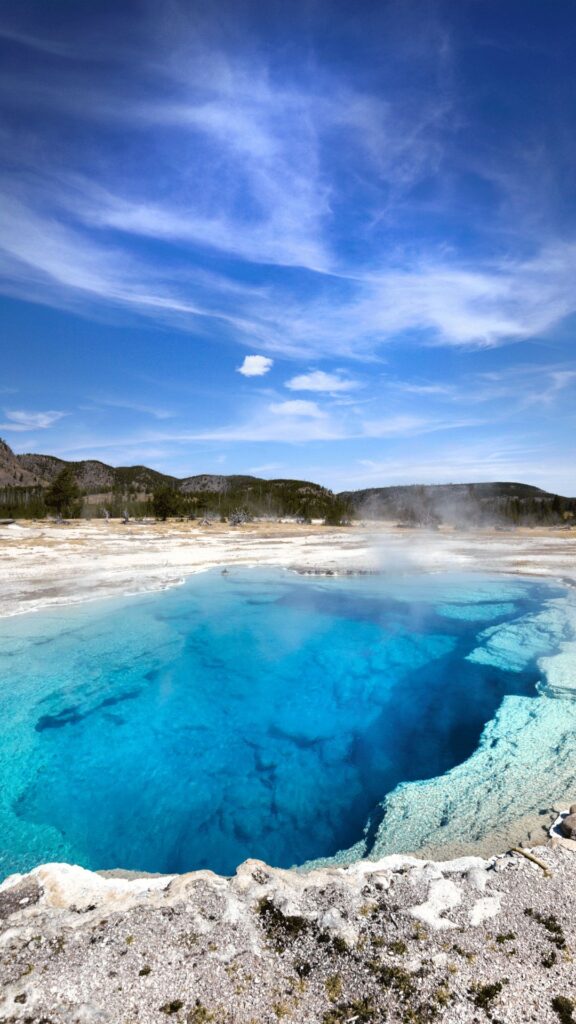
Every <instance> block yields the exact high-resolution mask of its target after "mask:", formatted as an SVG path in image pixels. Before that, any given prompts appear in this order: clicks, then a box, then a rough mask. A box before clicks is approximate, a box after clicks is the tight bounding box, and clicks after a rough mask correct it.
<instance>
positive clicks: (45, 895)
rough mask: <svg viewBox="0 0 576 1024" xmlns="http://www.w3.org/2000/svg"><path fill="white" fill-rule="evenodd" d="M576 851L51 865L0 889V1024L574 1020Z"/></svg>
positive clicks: (564, 844) (559, 843)
mask: <svg viewBox="0 0 576 1024" xmlns="http://www.w3.org/2000/svg"><path fill="white" fill-rule="evenodd" d="M575 849H576V843H571V841H570V840H560V839H552V840H551V841H550V843H549V844H548V846H546V847H538V848H535V849H534V850H532V851H531V856H532V857H535V858H536V861H535V860H534V859H527V857H525V856H523V855H521V854H520V852H514V851H512V852H510V853H508V854H506V855H504V856H499V857H494V858H491V859H490V860H484V859H482V858H480V857H464V858H460V859H457V860H453V861H444V862H434V861H425V860H420V859H418V858H415V857H408V856H402V855H394V856H389V857H385V858H383V859H382V860H380V861H359V862H357V863H354V864H351V865H349V866H348V867H345V868H335V867H331V868H326V869H320V870H315V871H311V872H306V873H303V872H297V871H293V870H290V871H285V870H279V869H274V868H270V867H268V866H267V865H266V864H264V863H263V862H261V861H256V860H250V861H246V862H245V863H244V864H242V865H241V866H240V867H239V868H238V870H237V872H236V874H235V876H234V877H233V878H223V877H221V876H218V875H215V874H213V873H212V872H209V871H198V872H194V873H191V874H186V875H181V876H160V877H144V878H129V879H127V878H120V877H103V876H101V875H98V874H95V873H92V872H90V871H86V870H84V869H83V868H79V867H74V866H71V865H67V864H47V865H43V866H41V867H39V868H36V869H35V870H34V871H31V872H30V873H29V874H27V875H14V876H12V877H11V878H9V879H7V880H6V881H5V882H4V883H3V884H2V885H1V886H0V929H1V930H0V948H1V953H0V980H1V982H2V986H3V987H2V994H1V996H0V1022H1V1024H15V1022H17V1021H18V1022H20V1021H21V1022H27V1024H41V1022H42V1024H91V1022H94V1024H154V1022H156V1024H160V1022H166V1021H167V1020H173V1021H175V1022H176V1021H177V1022H179V1024H203V1022H209V1021H212V1022H213V1024H272V1022H277V1021H278V1020H281V1019H283V1020H286V1021H295V1022H302V1024H316V1022H318V1024H340V1022H342V1024H343V1022H348V1024H352V1022H380V1021H384V1020H386V1021H389V1022H402V1024H425V1022H428V1021H438V1022H442V1021H444V1022H450V1024H452V1022H463V1024H467V1022H469V1024H473V1022H478V1021H482V1020H493V1021H500V1022H509V1024H513V1022H519V1021H538V1022H541V1024H546V1022H550V1024H552V1022H555V1024H557V1022H558V1021H559V1020H560V1021H571V1020H572V1019H573V1017H572V1011H571V1007H573V1008H574V1009H575V1010H576V1002H574V998H575V997H576V967H575V964H574V961H573V955H574V952H575V951H576V934H575V928H574V913H573V899H574V891H575V888H576V857H575V856H574V850H575ZM562 1014H564V1016H562Z"/></svg>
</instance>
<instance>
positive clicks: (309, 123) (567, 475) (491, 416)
mask: <svg viewBox="0 0 576 1024" xmlns="http://www.w3.org/2000/svg"><path fill="white" fill-rule="evenodd" d="M574 38H576V6H575V5H574V4H572V3H570V2H568V0H557V2H556V3H553V4H546V3H543V2H542V0H521V2H520V0H518V2H517V0H498V2H492V0H459V2H458V3H454V2H453V0H446V2H433V0H428V2H419V0H396V2H388V0H379V2H371V3H366V2H364V3H362V2H355V3H352V2H338V0H334V2H328V0H307V2H304V0H302V2H301V0H291V2H290V3H286V2H275V0H267V2H266V3H262V2H259V3H243V2H242V0H234V2H230V3H224V2H219V0H212V2H204V3H196V2H195V0H187V2H184V0H164V2H162V3H161V4H159V3H157V2H155V3H152V2H145V0H142V2H129V0H128V2H123V3H122V4H118V3H111V2H107V0H84V2H80V0H51V2H50V3H46V2H44V0H36V2H30V0H19V2H18V3H16V2H14V0H10V2H6V0H0V68H1V70H0V115H1V116H0V153H1V154H2V156H1V169H0V190H1V192H2V198H1V203H0V293H1V295H0V303H1V310H2V316H1V325H2V326H1V331H2V359H1V364H0V365H1V376H0V435H1V436H3V437H4V438H5V439H6V440H7V441H8V443H9V444H10V445H12V447H14V449H15V450H16V451H40V452H49V453H52V454H57V455H60V456H61V457H63V458H71V459H81V458H99V459H102V460H104V461H106V462H110V463H112V464H115V465H126V464H134V463H145V464H147V465H150V466H153V467H156V468H158V469H160V470H163V471H166V472H171V473H174V474H176V475H181V476H184V475H189V474H192V473H200V472H224V473H255V474H257V475H262V476H266V477H276V476H295V477H303V478H307V479H314V480H317V481H319V482H321V483H324V484H326V485H327V486H329V487H333V488H334V489H345V488H349V487H354V488H356V487H367V486H378V485H386V484H392V483H412V482H455V481H471V480H505V479H516V480H523V481H525V482H529V483H533V484H537V485H539V486H542V487H545V488H548V489H552V490H557V491H559V492H560V493H564V494H569V495H574V494H576V479H575V471H574V467H575V465H576V459H575V454H576V453H575V448H576V444H575V437H576V430H575V427H576V402H575V396H576V360H575V358H574V357H575V344H574V337H575V327H576V316H575V314H576V287H575V280H574V279H575V276H576V275H575V267H576V196H575V191H576V174H575V173H574V167H575V163H576V161H575V157H576V139H575V136H574V131H573V126H574V124H575V123H576V88H575V86H576V81H575V80H576V72H575V71H574V47H573V40H574Z"/></svg>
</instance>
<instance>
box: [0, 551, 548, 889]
mask: <svg viewBox="0 0 576 1024" xmlns="http://www.w3.org/2000/svg"><path fill="white" fill-rule="evenodd" d="M563 593H564V591H563V590H562V588H560V587H559V586H556V585H551V584H544V583H541V582H538V581H531V580H528V581H526V580H518V579H507V578H486V577H478V576H464V575H459V576H449V575H428V576H424V575H416V574H414V575H406V576H403V577H398V578H391V577H388V576H378V577H346V578H325V577H301V576H297V575H294V574H291V573H287V572H283V571H280V570H277V571H270V570H267V571H261V570H236V569H233V570H231V571H230V572H229V574H226V575H222V574H220V573H217V572H213V573H206V574H203V575H200V576H196V577H194V578H192V579H191V580H190V581H189V582H188V583H187V584H186V585H185V586H182V587H178V588H176V589H174V590H170V591H166V592H163V593H160V594H149V595H145V596H141V597H137V598H126V599H124V600H122V601H120V600H113V601H112V600H108V601H99V602H94V603H91V604H86V605H80V606H76V607H68V608H61V609H57V610H53V611H50V612H42V613H35V614H31V615H25V616H19V617H16V618H13V619H7V620H4V621H2V622H0V876H5V875H6V874H9V873H11V872H12V871H23V870H28V869H29V868H30V867H32V866H34V865H35V864H37V863H40V862H42V861H49V860H65V861H71V862H74V863H78V864H81V865H83V866H85V867H89V868H93V869H101V868H113V867H118V866H120V867H123V868H132V869H137V870H147V871H162V872H172V871H186V870H192V869H195V868H201V867H208V868H211V869H213V870H215V871H219V872H222V873H226V874H229V873H231V872H233V871H234V869H235V867H236V866H237V865H238V864H239V863H240V862H241V861H243V860H244V859H246V858H247V857H260V858H262V859H264V860H266V861H268V862H269V863H272V864H275V865H278V866H290V865H292V864H301V863H303V862H305V861H306V860H308V859H311V858H317V857H327V856H330V855H332V854H334V853H336V852H337V851H338V850H341V849H344V848H346V847H348V846H350V845H352V844H354V843H356V842H358V840H361V839H363V838H364V842H365V849H366V851H367V852H369V844H370V836H371V831H372V830H373V829H374V827H375V826H376V824H377V817H378V814H377V806H378V804H379V802H380V801H381V800H382V798H383V797H384V795H385V794H387V793H389V792H390V791H391V790H393V789H394V787H395V786H397V785H398V784H399V783H401V782H406V781H409V780H414V779H427V778H430V777H432V776H437V775H440V774H442V773H444V772H446V771H447V770H448V769H450V768H452V767H453V766H454V765H456V764H459V763H460V762H462V761H463V760H464V759H465V758H467V757H468V756H469V755H470V754H471V753H472V752H473V751H474V749H475V748H476V746H477V745H478V741H479V737H480V734H481V732H482V729H483V727H484V725H485V724H486V723H487V722H488V721H489V720H490V719H491V718H493V716H494V714H495V712H496V710H497V708H498V707H499V705H500V703H501V701H502V699H503V698H504V696H505V695H510V694H516V695H522V696H528V697H531V696H534V695H535V684H536V682H537V680H538V678H539V673H538V671H537V667H536V658H537V657H538V656H540V655H543V654H547V653H550V651H551V650H552V649H553V646H554V642H556V640H555V638H554V637H553V636H551V634H550V632H549V631H548V632H546V631H545V630H540V631H538V630H535V631H533V632H534V637H533V642H532V647H530V643H529V642H528V643H527V641H526V630H524V631H522V630H520V633H521V635H522V636H523V640H522V657H518V651H516V657H513V652H511V653H509V654H507V653H506V650H504V654H503V655H502V653H501V652H500V655H499V657H498V658H495V657H493V656H492V654H490V656H488V655H486V656H483V655H482V653H481V652H482V651H484V650H485V649H486V650H488V646H487V645H489V650H490V651H493V650H494V648H495V641H494V637H495V636H497V635H499V634H498V628H499V627H500V626H501V625H502V624H509V623H511V622H512V623H516V622H521V623H530V622H531V621H532V619H534V617H536V618H537V617H538V615H539V613H541V612H542V609H543V608H544V609H546V607H548V606H550V603H551V604H552V606H553V605H554V601H555V600H557V599H558V598H559V597H561V596H562V595H563ZM506 635H508V634H506ZM556 639H557V638H556ZM508 646H510V644H509V642H508ZM479 652H480V654H479ZM507 659H508V661H507Z"/></svg>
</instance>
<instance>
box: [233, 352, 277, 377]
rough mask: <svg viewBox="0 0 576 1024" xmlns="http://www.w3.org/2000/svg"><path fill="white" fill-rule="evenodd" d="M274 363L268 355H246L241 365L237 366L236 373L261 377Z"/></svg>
mask: <svg viewBox="0 0 576 1024" xmlns="http://www.w3.org/2000/svg"><path fill="white" fill-rule="evenodd" d="M273 365H274V360H273V359H269V358H268V356H246V358H245V359H244V362H243V363H242V366H238V367H237V370H238V373H241V374H242V375H243V376H244V377H263V376H264V374H265V373H268V371H269V370H271V369H272V367H273Z"/></svg>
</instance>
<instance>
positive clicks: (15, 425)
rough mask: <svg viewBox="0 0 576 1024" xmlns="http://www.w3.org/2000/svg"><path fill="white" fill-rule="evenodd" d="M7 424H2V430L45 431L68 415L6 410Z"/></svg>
mask: <svg viewBox="0 0 576 1024" xmlns="http://www.w3.org/2000/svg"><path fill="white" fill-rule="evenodd" d="M4 415H5V416H6V422H5V423H0V429H1V430H45V429H46V427H51V426H53V424H54V423H57V422H58V420H61V419H62V417H63V416H65V415H66V413H65V412H57V411H56V410H49V411H48V412H26V411H25V410H24V409H10V410H9V409H6V410H5V412H4Z"/></svg>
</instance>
